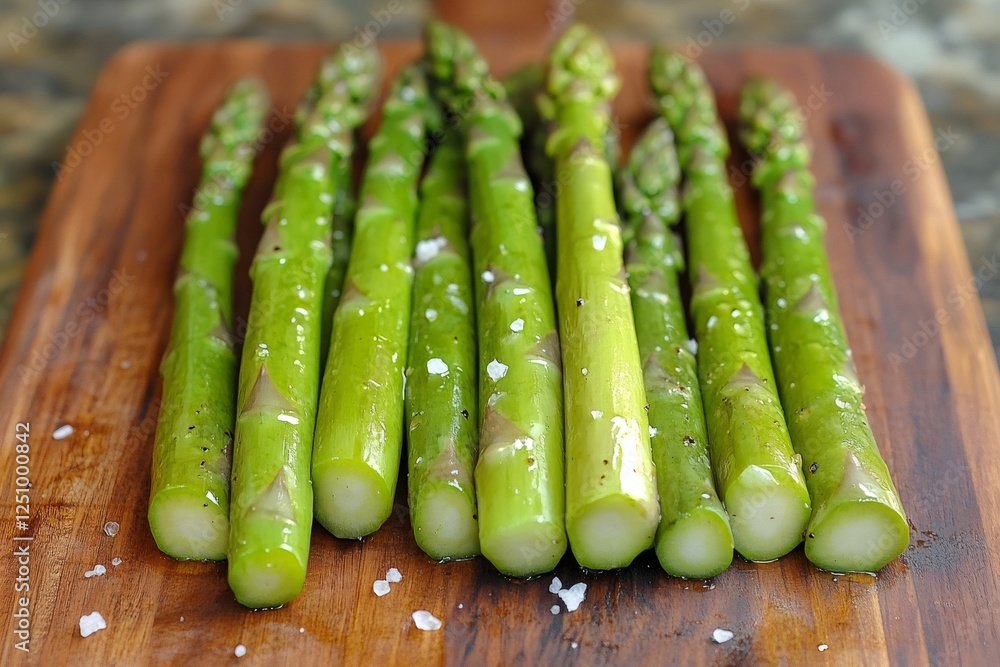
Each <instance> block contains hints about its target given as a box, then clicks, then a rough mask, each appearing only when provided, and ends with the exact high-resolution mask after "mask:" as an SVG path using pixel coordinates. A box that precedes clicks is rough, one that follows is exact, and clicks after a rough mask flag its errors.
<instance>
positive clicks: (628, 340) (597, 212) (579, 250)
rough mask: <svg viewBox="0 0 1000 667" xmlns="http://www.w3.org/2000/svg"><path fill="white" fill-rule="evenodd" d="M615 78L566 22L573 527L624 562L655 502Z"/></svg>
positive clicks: (639, 545) (563, 87) (551, 97)
mask: <svg viewBox="0 0 1000 667" xmlns="http://www.w3.org/2000/svg"><path fill="white" fill-rule="evenodd" d="M619 86H620V81H619V79H618V77H617V75H616V74H615V64H614V60H613V58H612V56H611V53H610V51H609V49H608V47H607V44H605V42H604V40H603V39H602V38H601V37H600V36H599V35H597V34H596V33H594V32H593V31H591V30H590V29H589V28H586V27H584V26H582V25H574V26H572V27H570V28H569V29H568V30H567V31H566V32H565V33H564V34H563V35H562V37H560V38H559V40H558V41H557V42H556V44H555V46H554V47H553V49H552V53H551V54H550V56H549V62H548V72H547V78H546V92H547V96H546V97H545V98H544V99H543V102H544V106H543V109H542V111H543V115H545V116H546V117H547V118H549V119H550V120H551V121H552V123H553V127H552V134H551V135H550V137H549V140H548V143H547V150H548V152H549V155H550V156H552V158H553V159H554V160H555V162H556V179H557V181H558V183H559V191H558V195H557V199H556V238H557V245H558V260H557V261H558V268H557V272H556V273H557V281H556V301H557V304H558V311H559V323H560V327H559V330H560V334H561V336H562V360H563V372H564V375H565V379H564V400H565V410H566V418H565V425H566V426H565V428H566V528H567V532H568V533H569V542H570V548H571V549H572V550H573V555H574V556H575V557H576V559H577V562H579V563H580V565H582V566H583V567H586V568H591V569H599V570H606V569H611V568H617V567H624V566H626V565H628V564H629V563H631V562H632V560H633V559H634V558H635V557H636V556H637V555H638V554H639V553H641V552H642V551H644V550H645V549H647V548H649V547H650V546H651V545H652V543H653V537H654V534H655V532H656V528H657V524H658V522H659V506H658V501H657V491H656V484H655V471H654V469H653V461H652V455H651V452H650V443H649V423H648V421H647V415H646V399H645V393H644V389H643V375H642V363H641V361H640V359H639V350H638V346H637V340H636V331H635V324H634V321H633V316H632V305H631V302H630V299H629V287H628V284H627V282H626V279H625V272H624V268H623V264H622V262H623V260H622V238H621V230H620V226H619V219H618V213H617V210H616V208H615V200H614V190H613V183H612V172H611V165H610V164H609V163H608V161H607V159H606V158H605V148H604V138H605V136H606V134H607V131H608V126H609V124H610V116H611V109H610V101H611V99H612V98H613V97H614V95H615V94H616V93H617V91H618V88H619Z"/></svg>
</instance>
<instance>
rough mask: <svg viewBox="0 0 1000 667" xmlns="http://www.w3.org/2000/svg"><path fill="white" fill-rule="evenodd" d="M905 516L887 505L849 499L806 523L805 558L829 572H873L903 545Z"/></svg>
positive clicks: (907, 533)
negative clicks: (816, 519)
mask: <svg viewBox="0 0 1000 667" xmlns="http://www.w3.org/2000/svg"><path fill="white" fill-rule="evenodd" d="M909 541H910V531H909V527H908V526H907V525H906V520H905V519H904V518H903V517H902V516H900V515H899V514H898V513H897V512H896V511H895V510H893V509H892V508H891V507H887V506H886V505H883V504H882V503H879V502H874V501H853V502H847V503H844V504H842V505H840V506H838V507H836V508H835V509H832V510H830V511H828V512H824V513H823V515H822V516H821V517H819V520H818V521H814V522H812V523H811V524H810V526H809V533H808V535H807V537H806V558H808V559H809V560H810V561H812V562H813V564H815V565H816V566H817V567H819V568H822V569H824V570H830V571H832V572H871V573H874V572H877V571H878V570H880V569H881V568H882V567H883V566H885V565H886V564H887V563H889V562H890V561H892V560H893V559H895V558H896V557H897V556H899V555H900V554H901V553H903V551H904V550H905V549H906V547H907V545H908V544H909Z"/></svg>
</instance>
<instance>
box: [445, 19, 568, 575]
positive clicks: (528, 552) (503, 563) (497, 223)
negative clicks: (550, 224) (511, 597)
mask: <svg viewBox="0 0 1000 667" xmlns="http://www.w3.org/2000/svg"><path fill="white" fill-rule="evenodd" d="M427 50H428V54H429V58H430V63H431V67H432V72H433V74H434V79H435V83H436V89H437V93H438V95H439V96H440V97H441V98H442V99H443V100H444V101H445V102H446V104H447V105H448V106H449V107H450V111H451V113H452V114H454V115H455V117H456V118H457V119H458V120H459V121H460V122H459V126H460V129H461V131H462V133H463V134H464V135H465V148H466V154H465V157H466V160H467V164H468V173H469V190H470V206H471V213H472V220H473V228H472V237H471V244H472V254H473V267H474V274H475V282H476V304H477V310H476V315H477V329H478V340H479V396H480V405H479V421H480V441H479V446H480V449H479V460H478V463H477V464H476V474H475V481H476V497H477V500H478V506H479V539H480V545H481V548H482V552H483V555H485V556H486V557H487V558H488V559H489V560H490V562H491V563H493V565H494V566H496V568H497V569H498V570H500V571H501V572H503V573H504V574H508V575H512V576H529V575H533V574H541V573H543V572H547V571H549V570H551V569H552V568H554V567H555V566H556V564H557V563H558V562H559V559H560V558H561V557H562V555H563V554H564V553H565V551H566V533H565V528H564V525H565V524H564V507H565V506H564V502H565V499H564V495H563V494H564V491H563V442H562V374H561V370H560V366H559V339H558V336H557V334H556V322H555V313H554V308H553V304H552V290H551V284H550V282H549V276H548V271H547V269H546V265H545V251H544V248H543V244H542V240H541V237H540V236H539V235H538V233H537V219H536V217H535V210H534V206H533V203H532V192H531V185H530V183H529V181H528V178H527V176H526V175H525V172H524V167H523V165H522V163H521V154H520V151H519V149H518V143H517V141H518V136H519V134H520V133H521V124H520V121H519V119H518V118H517V115H516V114H515V113H514V111H513V109H512V108H511V106H510V104H509V102H508V101H507V99H506V96H505V93H504V91H503V88H502V87H501V86H500V85H499V83H497V82H496V81H495V80H494V79H492V78H491V77H490V75H489V68H488V66H487V64H486V61H485V60H484V59H483V57H482V55H480V53H479V52H478V51H477V50H476V47H475V45H474V44H473V43H472V42H471V41H470V40H469V38H468V37H467V36H466V35H464V34H463V33H461V32H460V31H458V30H457V29H455V28H453V27H451V26H449V25H447V24H444V23H440V22H432V23H431V24H430V26H429V29H428V39H427Z"/></svg>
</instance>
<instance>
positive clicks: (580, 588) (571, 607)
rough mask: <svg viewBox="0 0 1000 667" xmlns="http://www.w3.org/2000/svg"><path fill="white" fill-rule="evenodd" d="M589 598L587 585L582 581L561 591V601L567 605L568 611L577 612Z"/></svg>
mask: <svg viewBox="0 0 1000 667" xmlns="http://www.w3.org/2000/svg"><path fill="white" fill-rule="evenodd" d="M585 597H587V584H585V583H583V582H582V581H581V582H580V583H578V584H573V585H572V586H570V587H569V588H564V589H563V590H561V591H559V599H560V600H562V601H563V604H565V605H566V611H576V610H577V609H579V608H580V604H581V603H582V602H583V600H584V598H585Z"/></svg>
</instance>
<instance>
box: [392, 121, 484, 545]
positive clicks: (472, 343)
mask: <svg viewBox="0 0 1000 667" xmlns="http://www.w3.org/2000/svg"><path fill="white" fill-rule="evenodd" d="M464 176H465V158H464V156H463V150H462V146H461V143H460V142H459V141H458V140H457V138H455V137H448V138H446V139H445V140H444V142H443V143H442V144H441V145H440V146H439V147H438V148H437V150H435V152H434V155H433V156H432V158H431V161H430V166H429V167H428V169H427V174H426V176H424V180H423V183H422V184H421V187H420V198H421V204H420V213H419V215H418V217H417V233H416V238H417V244H416V253H415V258H414V276H413V314H412V316H411V318H410V349H409V355H410V356H409V361H408V364H407V365H408V368H407V370H406V417H407V433H408V436H407V442H408V459H409V461H408V463H409V478H408V481H409V496H410V519H411V521H412V523H413V534H414V537H415V538H416V540H417V545H418V546H419V547H420V548H421V549H423V550H424V552H425V553H427V555H428V556H430V557H431V558H435V559H438V560H443V559H455V558H468V557H469V556H474V555H476V554H478V553H479V522H478V520H477V516H476V490H475V487H474V485H473V474H474V471H475V465H476V456H477V446H478V439H479V438H478V433H477V429H476V405H477V403H476V319H475V318H476V315H475V311H474V301H473V287H472V265H471V260H470V257H469V243H468V241H467V238H466V237H467V236H468V221H467V204H466V199H465V191H464V188H465V184H464Z"/></svg>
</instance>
